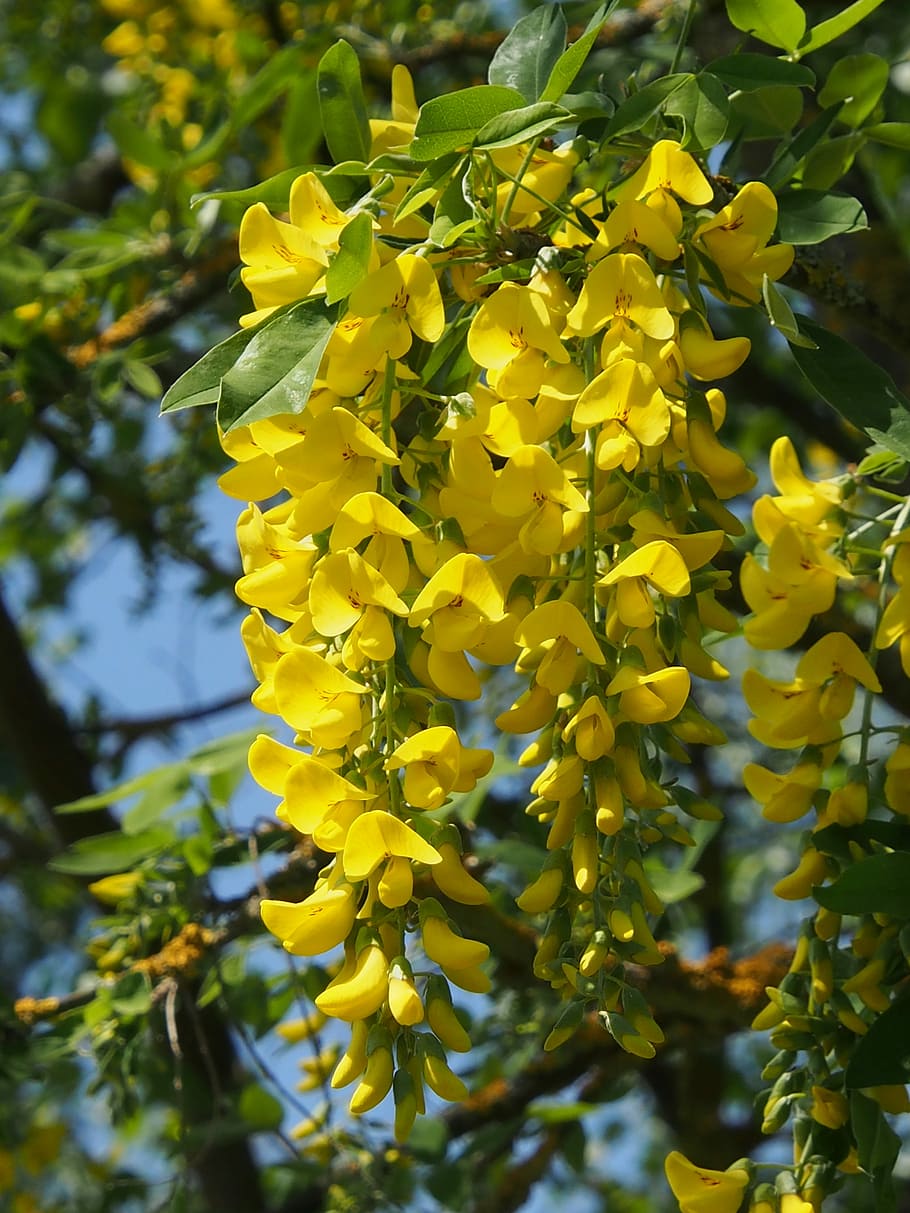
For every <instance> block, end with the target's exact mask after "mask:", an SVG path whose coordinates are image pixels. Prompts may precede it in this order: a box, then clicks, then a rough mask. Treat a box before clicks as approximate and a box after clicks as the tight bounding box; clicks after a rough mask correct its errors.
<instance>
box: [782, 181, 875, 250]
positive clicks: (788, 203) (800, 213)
mask: <svg viewBox="0 0 910 1213" xmlns="http://www.w3.org/2000/svg"><path fill="white" fill-rule="evenodd" d="M777 202H778V220H777V231H778V235H779V236H780V239H781V240H783V241H784V242H785V243H787V244H819V243H821V241H822V240H828V239H829V238H830V237H831V236H839V235H842V234H843V233H845V232H861V231H864V230H865V229H866V228H868V226H869V222H868V220H867V219H866V212H865V211H864V210H863V208H862V205H861V204H860V203H859V202H858V201H857V199H856V198H851V197H850V195H849V194H831V193H827V192H826V191H824V190H789V191H788V192H787V193H785V194H781V195H779V196H778V200H777Z"/></svg>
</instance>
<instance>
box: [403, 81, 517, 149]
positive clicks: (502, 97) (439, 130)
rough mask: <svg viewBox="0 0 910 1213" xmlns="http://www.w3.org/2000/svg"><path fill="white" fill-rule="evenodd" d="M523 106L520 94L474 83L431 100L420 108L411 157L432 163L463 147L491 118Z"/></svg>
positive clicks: (496, 86)
mask: <svg viewBox="0 0 910 1213" xmlns="http://www.w3.org/2000/svg"><path fill="white" fill-rule="evenodd" d="M523 106H524V97H523V96H522V95H521V93H519V92H518V91H517V90H516V89H514V88H504V87H503V86H502V85H499V84H478V85H476V86H475V87H474V88H464V89H460V90H459V91H458V92H456V93H446V94H445V95H444V96H442V97H432V98H431V99H430V100H429V101H427V103H426V104H425V105H422V106H421V107H420V114H419V116H418V118H417V127H416V129H415V132H414V141H413V143H412V144H411V149H410V150H411V156H412V157H413V158H414V159H415V160H435V159H437V157H439V156H444V155H446V154H447V153H448V152H454V151H458V150H459V149H461V148H465V147H467V146H468V145H469V144H470V143H471V142H472V141H473V139H474V136H475V135H476V134H477V132H478V131H479V130H480V129H481V127H483V126H484V125H485V124H486V123H487V122H489V121H490V119H491V118H495V117H496V115H497V114H504V113H505V112H506V111H507V110H514V109H521V108H522V107H523Z"/></svg>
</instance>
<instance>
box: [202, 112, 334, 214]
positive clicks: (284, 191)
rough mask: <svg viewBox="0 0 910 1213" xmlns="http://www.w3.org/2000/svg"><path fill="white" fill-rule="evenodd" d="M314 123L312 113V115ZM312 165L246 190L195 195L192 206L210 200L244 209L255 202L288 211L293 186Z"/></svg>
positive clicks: (212, 191) (285, 170) (282, 174)
mask: <svg viewBox="0 0 910 1213" xmlns="http://www.w3.org/2000/svg"><path fill="white" fill-rule="evenodd" d="M310 120H311V121H312V113H311V115H310ZM310 169H311V166H310V165H306V164H302V165H298V166H297V167H295V168H286V169H282V171H281V172H280V173H276V174H275V175H274V176H273V177H267V178H266V179H265V181H260V182H259V183H258V184H257V185H251V186H249V187H248V188H247V189H245V190H207V191H206V193H204V194H194V195H193V197H192V198H191V199H190V206H194V207H195V206H199V205H200V204H201V203H203V202H208V200H209V199H210V198H217V199H219V200H220V201H222V202H231V203H234V202H236V203H238V204H240V206H242V207H243V208H244V209H246V207H248V206H252V205H253V203H254V202H263V203H265V205H266V206H267V207H269V208H270V209H271V210H287V207H288V199H289V198H290V196H291V186H292V185H293V184H294V182H295V181H296V180H297V178H298V177H300V176H301V175H302V174H303V173H306V172H309V171H310Z"/></svg>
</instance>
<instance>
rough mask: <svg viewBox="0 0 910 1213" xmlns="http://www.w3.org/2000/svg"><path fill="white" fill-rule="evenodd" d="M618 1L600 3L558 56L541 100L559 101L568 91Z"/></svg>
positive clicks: (611, 0)
mask: <svg viewBox="0 0 910 1213" xmlns="http://www.w3.org/2000/svg"><path fill="white" fill-rule="evenodd" d="M618 3H619V0H609V3H606V4H602V5H601V6H600V8H598V9H597V11H596V12H595V13H594V15H593V16H592V17H591V20H590V21H589V22H588V24H587V26H586V27H585V32H584V33H583V34H582V36H581V37H580V38H579V39H578V41H577V42H573V43H572V45H571V46H569V47H567V48H566V49H565V50H564V51H563V53H562V54H561V55H560V56H559V58H558V59H557V60H556V62H555V63H554V65H553V70H552V71H551V72H550V78H549V80H547V86H546V88H545V89H544V90H543V92H542V93H541V94H540V99H541V101H559V100H560V98H561V97H562V96H563V95H564V94H565V93H567V92H568V91H569V89H570V88H571V87H572V85H573V84H574V83H575V78H576V76H577V75H578V73H579V72H580V71H581V69H582V67H584V63H585V60H586V59H587V57H588V55H589V54H590V53H591V48H592V47H593V46H594V43H595V42H596V41H597V35H598V34H599V33H600V31H601V29H602V28H603V26H604V23H605V21H606V20H607V18H608V17H609V16H610V14H611V13H612V12H613V10H614V8H616V6H617V4H618Z"/></svg>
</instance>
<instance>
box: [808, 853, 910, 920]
mask: <svg viewBox="0 0 910 1213" xmlns="http://www.w3.org/2000/svg"><path fill="white" fill-rule="evenodd" d="M813 895H814V897H815V900H816V901H817V902H818V903H819V905H821V906H824V907H825V908H826V909H828V910H833V911H834V912H835V913H836V914H893V915H894V916H895V917H896V918H905V919H906V918H910V853H908V852H907V851H892V852H891V853H889V854H884V855H869V856H867V857H866V858H865V859H861V860H860V861H859V863H854V864H853V865H852V866H851V867H849V868H846V869H845V870H844V871H843V872H842V873H841V874H840V876H838V878H837V880H835V881H834V883H833V884H830V885H823V886H820V887H819V888H817V889H814V890H813Z"/></svg>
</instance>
